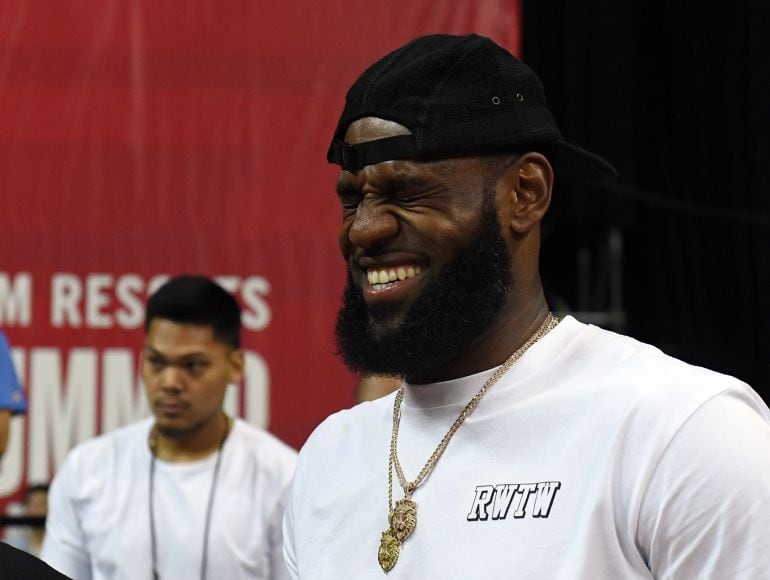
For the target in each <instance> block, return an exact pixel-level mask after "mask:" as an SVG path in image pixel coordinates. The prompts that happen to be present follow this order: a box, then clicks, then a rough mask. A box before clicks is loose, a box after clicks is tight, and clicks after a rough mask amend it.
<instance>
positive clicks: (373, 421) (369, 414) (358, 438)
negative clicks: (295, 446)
mask: <svg viewBox="0 0 770 580" xmlns="http://www.w3.org/2000/svg"><path fill="white" fill-rule="evenodd" d="M395 396H396V395H395V393H391V394H389V395H387V396H385V397H382V398H380V399H375V400H373V401H365V402H362V403H359V404H357V405H355V406H354V407H351V408H350V409H344V410H341V411H338V412H336V413H334V414H332V415H329V416H328V417H327V418H326V419H324V420H323V421H322V422H321V423H320V424H319V425H318V426H317V427H316V428H315V429H314V430H313V432H312V433H311V434H310V437H308V439H307V441H306V442H305V444H304V445H303V446H302V449H300V453H299V465H300V468H304V469H309V470H321V471H326V470H328V469H329V466H331V465H339V464H340V462H346V461H355V459H354V458H355V457H360V456H361V455H362V454H367V453H369V451H370V447H371V445H372V444H373V442H374V441H377V442H379V441H381V440H382V441H385V440H387V441H389V440H390V427H391V418H392V413H393V399H394V398H395ZM383 437H384V439H383ZM298 469H299V468H298Z"/></svg>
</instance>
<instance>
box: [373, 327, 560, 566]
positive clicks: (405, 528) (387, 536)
mask: <svg viewBox="0 0 770 580" xmlns="http://www.w3.org/2000/svg"><path fill="white" fill-rule="evenodd" d="M557 324H559V319H558V318H556V317H555V316H553V315H552V314H551V313H550V312H549V313H548V316H546V318H545V320H544V321H543V324H541V325H540V328H538V329H537V331H536V332H535V334H533V335H532V336H530V337H529V340H527V342H525V343H524V344H523V345H521V347H520V348H518V349H517V350H516V351H515V352H514V353H513V354H512V355H511V356H509V357H508V359H507V360H506V361H505V362H504V363H503V364H502V365H501V366H500V367H499V368H498V369H497V370H496V371H495V372H494V374H492V376H491V377H489V379H487V381H486V382H485V383H484V385H483V386H482V387H481V389H479V391H478V392H477V393H476V394H475V395H474V396H473V398H472V399H471V400H470V401H469V402H468V404H467V405H465V408H464V409H463V410H462V412H461V413H460V415H459V416H458V417H457V419H455V422H454V423H452V426H451V427H450V428H449V431H447V433H446V435H444V437H443V439H441V441H440V442H439V444H438V446H437V447H436V449H435V451H434V452H433V454H432V455H431V456H430V457H429V458H428V461H427V462H426V463H425V465H424V466H423V468H422V469H421V470H420V473H418V474H417V477H416V478H415V479H414V480H412V481H407V480H406V477H405V476H404V470H403V469H402V468H401V462H400V461H399V460H398V450H397V447H398V428H399V425H400V423H401V403H402V402H403V400H404V387H403V385H402V386H401V388H400V389H399V390H398V392H397V393H396V399H395V401H394V403H393V431H392V433H391V437H390V453H389V454H388V524H389V525H388V528H387V529H386V530H385V531H384V532H382V537H381V538H380V548H379V550H378V552H377V561H378V562H379V563H380V566H381V567H382V569H383V571H384V572H386V573H387V572H390V571H391V570H392V569H393V566H395V565H396V561H397V560H398V555H399V551H400V548H401V544H403V543H404V541H405V540H406V539H407V538H408V537H409V536H410V535H411V534H412V532H414V529H415V527H416V526H417V503H416V502H415V501H414V500H413V499H412V494H413V493H414V491H415V490H416V489H417V487H418V486H419V485H420V484H421V483H422V482H423V481H425V478H426V477H428V475H429V474H430V472H431V471H433V468H434V467H435V466H436V463H437V462H438V460H439V459H440V458H441V455H442V454H443V453H444V450H445V449H446V448H447V445H449V441H450V440H451V439H452V437H453V436H454V434H455V433H456V432H457V430H458V429H459V428H460V426H461V425H462V424H463V423H464V422H465V420H466V419H467V418H468V417H469V416H470V414H471V413H473V411H474V410H475V409H476V407H477V406H478V404H479V401H481V399H482V397H484V395H486V394H487V391H489V389H490V388H491V387H492V385H494V384H495V383H496V382H497V381H499V380H500V378H501V377H502V376H503V375H504V374H505V373H506V372H507V371H508V369H510V368H511V367H512V366H513V365H514V364H515V363H516V362H517V361H518V360H519V359H520V358H521V357H522V356H523V355H524V353H525V352H527V350H528V349H529V347H531V346H532V345H533V344H535V343H536V342H537V341H538V340H540V339H541V338H543V337H544V336H545V335H546V334H548V332H549V331H550V330H551V329H553V328H554V327H555V326H556V325H557ZM394 468H395V470H396V475H397V476H398V483H399V485H400V486H401V489H402V490H403V491H404V499H401V500H398V501H397V502H396V505H395V506H394V505H393V469H394Z"/></svg>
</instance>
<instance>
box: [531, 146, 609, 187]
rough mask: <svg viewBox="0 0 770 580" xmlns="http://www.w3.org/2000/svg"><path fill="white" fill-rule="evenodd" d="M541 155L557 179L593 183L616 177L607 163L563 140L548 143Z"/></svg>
mask: <svg viewBox="0 0 770 580" xmlns="http://www.w3.org/2000/svg"><path fill="white" fill-rule="evenodd" d="M543 153H545V154H546V156H547V157H548V159H549V161H550V162H551V165H553V167H554V171H555V172H556V177H557V178H568V179H576V180H581V181H594V180H598V179H606V178H614V177H617V176H618V172H617V170H616V169H615V168H614V167H613V166H612V164H611V163H610V162H609V161H607V160H606V159H604V158H602V157H600V156H598V155H596V154H595V153H591V152H590V151H586V150H585V149H582V148H580V147H578V146H577V145H573V144H572V143H568V142H567V141H564V140H563V139H559V140H557V141H552V142H551V143H548V145H546V146H544V151H543Z"/></svg>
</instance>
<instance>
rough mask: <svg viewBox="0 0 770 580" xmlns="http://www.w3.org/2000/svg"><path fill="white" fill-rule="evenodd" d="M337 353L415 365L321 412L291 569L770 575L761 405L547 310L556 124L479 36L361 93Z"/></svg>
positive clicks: (349, 163)
mask: <svg viewBox="0 0 770 580" xmlns="http://www.w3.org/2000/svg"><path fill="white" fill-rule="evenodd" d="M328 157H329V160H330V161H331V162H333V163H336V164H338V165H340V166H341V168H342V171H341V173H340V175H339V179H338V183H337V190H338V195H339V199H340V203H341V205H342V212H343V220H342V226H341V230H340V234H339V243H340V248H341V250H342V254H343V256H344V258H345V260H346V263H347V266H348V283H347V287H346V289H345V293H344V298H343V307H342V309H341V310H340V313H339V315H338V319H337V343H338V347H339V351H340V353H341V355H342V357H343V359H344V360H345V362H346V364H347V365H348V366H349V367H350V368H351V369H352V370H354V371H356V372H360V373H365V374H390V375H397V376H400V377H401V378H402V379H403V384H402V387H401V388H400V389H399V390H398V391H397V392H396V393H395V394H392V395H389V396H387V397H384V398H381V399H378V400H376V401H372V402H368V403H361V404H359V405H357V406H356V407H354V408H353V409H350V410H347V411H342V412H340V413H337V414H335V415H333V416H332V417H330V418H329V419H327V420H326V421H325V422H324V423H322V424H321V425H320V426H319V427H318V428H317V429H316V431H315V432H314V433H313V435H312V436H311V437H310V439H309V440H308V441H307V443H306V444H305V446H304V447H303V449H302V451H301V452H300V459H299V464H298V467H297V473H296V477H295V480H294V484H293V486H292V492H291V496H290V499H289V504H288V506H287V510H286V516H285V519H284V542H285V552H286V561H287V564H288V567H289V570H290V572H291V574H292V576H293V577H294V578H303V579H313V580H326V579H336V578H355V579H356V580H362V579H363V580H365V579H369V578H373V579H378V578H383V577H385V575H386V574H387V577H388V578H397V579H417V578H419V579H441V580H447V579H449V580H452V579H457V580H468V579H473V580H483V579H489V580H500V579H507V578H511V579H514V578H515V579H517V580H522V579H524V580H530V579H548V580H552V579H558V580H617V579H624V580H625V579H640V580H641V579H651V578H657V579H669V580H670V579H677V580H693V579H695V578H698V579H701V578H703V579H706V578H708V579H710V580H755V579H759V578H770V549H768V547H770V410H768V408H767V406H766V405H765V404H764V403H763V402H762V400H761V399H760V398H759V397H758V396H757V394H756V393H754V391H752V390H751V389H750V388H749V387H748V386H747V385H746V384H744V383H742V382H740V381H738V380H737V379H734V378H732V377H728V376H724V375H720V374H718V373H714V372H712V371H708V370H706V369H702V368H698V367H693V366H690V365H687V364H685V363H683V362H681V361H678V360H676V359H673V358H671V357H668V356H666V355H664V354H663V353H661V352H660V351H659V350H658V349H656V348H654V347H652V346H649V345H645V344H642V343H639V342H637V341H635V340H633V339H631V338H628V337H624V336H621V335H617V334H614V333H611V332H607V331H605V330H602V329H599V328H596V327H593V326H588V325H585V324H582V323H580V322H578V321H577V320H575V319H574V318H572V317H566V318H565V319H564V320H561V321H559V320H557V319H556V318H555V317H553V316H552V315H551V314H550V312H549V308H548V304H547V303H546V300H545V298H544V295H543V289H542V285H541V282H540V276H539V269H538V258H539V246H540V222H541V220H542V218H543V216H544V215H545V213H546V212H547V210H548V207H549V204H550V200H551V191H552V187H553V184H554V181H555V179H556V177H557V176H558V178H559V179H568V178H584V179H608V178H611V177H613V176H614V170H613V169H612V167H611V166H610V165H609V164H608V163H607V162H605V161H604V160H602V159H601V158H598V157H597V156H595V155H593V154H591V153H589V152H587V151H584V150H582V149H579V148H577V147H575V146H574V145H571V144H569V143H567V142H565V141H564V140H563V138H562V136H561V134H560V133H559V131H558V129H557V127H556V125H555V123H554V120H553V118H552V116H551V114H550V112H549V110H548V108H547V105H546V102H545V97H544V95H543V89H542V86H541V84H540V81H539V79H538V78H537V76H536V75H535V74H534V72H532V70H531V69H529V68H528V67H527V66H526V65H524V64H523V63H521V62H520V61H518V60H517V59H516V58H514V57H513V56H512V55H511V54H509V53H508V52H507V51H505V50H504V49H502V48H501V47H499V46H497V45H495V44H494V43H493V42H491V41H490V40H488V39H485V38H482V37H478V36H475V35H471V36H467V37H453V36H445V35H435V36H428V37H422V38H418V39H416V40H414V41H412V42H411V43H409V44H407V45H405V46H403V47H401V48H399V49H398V50H396V51H394V52H393V53H391V54H389V55H387V56H385V57H384V58H383V59H381V60H380V61H378V62H377V63H375V64H374V65H372V66H371V67H370V68H369V69H367V70H366V71H365V72H364V73H363V74H362V75H361V77H360V78H359V79H358V80H357V81H356V82H355V83H354V85H353V86H352V87H351V89H350V90H349V92H348V95H347V100H346V105H345V109H344V111H343V113H342V116H341V118H340V121H339V124H338V125H337V129H336V132H335V134H334V139H333V142H332V145H331V148H330V150H329V156H328Z"/></svg>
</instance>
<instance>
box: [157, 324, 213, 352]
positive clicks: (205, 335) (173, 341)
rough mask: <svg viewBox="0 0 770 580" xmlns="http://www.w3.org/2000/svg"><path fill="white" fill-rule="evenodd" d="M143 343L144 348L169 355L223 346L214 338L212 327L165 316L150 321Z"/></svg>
mask: <svg viewBox="0 0 770 580" xmlns="http://www.w3.org/2000/svg"><path fill="white" fill-rule="evenodd" d="M144 344H145V347H146V348H152V349H153V350H155V351H158V352H161V353H163V354H167V355H169V356H179V355H184V354H189V353H193V352H209V351H213V350H219V349H222V348H225V345H224V344H222V343H220V342H218V341H217V340H216V339H215V337H214V328H213V327H211V326H201V325H197V324H181V323H178V322H174V321H173V320H167V319H165V318H155V319H153V320H152V322H150V326H149V328H148V329H147V334H146V335H145V338H144Z"/></svg>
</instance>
